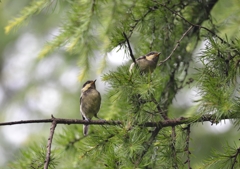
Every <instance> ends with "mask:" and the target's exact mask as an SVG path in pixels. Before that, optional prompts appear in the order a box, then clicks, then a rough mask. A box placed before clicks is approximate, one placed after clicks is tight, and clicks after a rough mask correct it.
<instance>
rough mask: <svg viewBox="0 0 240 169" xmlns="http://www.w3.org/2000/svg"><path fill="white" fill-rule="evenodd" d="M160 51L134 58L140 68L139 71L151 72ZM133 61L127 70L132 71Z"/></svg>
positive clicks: (155, 65)
mask: <svg viewBox="0 0 240 169" xmlns="http://www.w3.org/2000/svg"><path fill="white" fill-rule="evenodd" d="M160 54H161V52H150V53H148V54H146V55H144V56H141V57H139V58H138V59H136V63H137V65H138V67H139V69H140V72H141V73H148V72H151V73H152V72H153V71H154V70H155V68H156V67H157V62H158V59H159V55H160ZM134 66H135V63H134V62H133V63H132V64H131V65H130V68H129V72H130V73H132V71H133V68H134Z"/></svg>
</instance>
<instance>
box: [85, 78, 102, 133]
mask: <svg viewBox="0 0 240 169" xmlns="http://www.w3.org/2000/svg"><path fill="white" fill-rule="evenodd" d="M95 82H96V80H88V81H87V82H86V83H84V84H83V86H82V89H81V96H80V112H81V115H82V119H83V120H87V121H90V120H91V119H92V118H93V116H94V117H96V118H98V116H97V113H98V111H99V109H100V105H101V94H100V93H99V92H98V91H97V90H96V85H95ZM83 134H84V136H86V135H87V134H88V125H87V124H84V125H83Z"/></svg>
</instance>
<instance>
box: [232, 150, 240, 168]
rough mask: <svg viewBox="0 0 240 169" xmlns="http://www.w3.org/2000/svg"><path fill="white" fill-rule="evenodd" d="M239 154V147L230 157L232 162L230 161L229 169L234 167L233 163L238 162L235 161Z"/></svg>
mask: <svg viewBox="0 0 240 169" xmlns="http://www.w3.org/2000/svg"><path fill="white" fill-rule="evenodd" d="M239 154H240V148H238V149H237V151H236V153H235V154H234V155H233V156H232V157H231V158H233V162H232V165H231V169H234V168H235V164H236V163H237V162H238V161H237V157H238V155H239Z"/></svg>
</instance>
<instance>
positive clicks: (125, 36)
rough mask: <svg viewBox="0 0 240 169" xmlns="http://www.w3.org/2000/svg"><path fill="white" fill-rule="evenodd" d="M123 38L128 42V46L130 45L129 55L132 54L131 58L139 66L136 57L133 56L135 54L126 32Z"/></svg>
mask: <svg viewBox="0 0 240 169" xmlns="http://www.w3.org/2000/svg"><path fill="white" fill-rule="evenodd" d="M123 36H124V38H125V39H126V41H127V45H128V49H129V53H130V56H131V58H132V61H133V62H134V63H135V64H136V65H137V63H136V59H135V57H134V55H133V52H132V48H131V45H130V42H129V40H128V37H127V35H126V34H125V32H123Z"/></svg>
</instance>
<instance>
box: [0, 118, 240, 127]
mask: <svg viewBox="0 0 240 169" xmlns="http://www.w3.org/2000/svg"><path fill="white" fill-rule="evenodd" d="M52 117H53V116H52ZM234 118H238V117H230V116H223V117H221V119H222V120H226V119H234ZM215 119H216V116H215V115H202V116H199V117H198V118H194V119H192V118H185V117H180V118H176V119H168V120H164V121H159V122H146V123H142V124H138V125H139V126H143V127H159V126H161V127H170V126H177V125H181V124H190V123H196V122H205V121H210V122H213V121H215ZM53 121H56V123H57V124H89V125H122V124H124V123H123V122H121V121H106V120H91V121H85V120H78V119H61V118H54V119H53V118H52V119H40V120H20V121H12V122H4V123H0V126H6V125H16V124H29V123H52V122H53Z"/></svg>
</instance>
